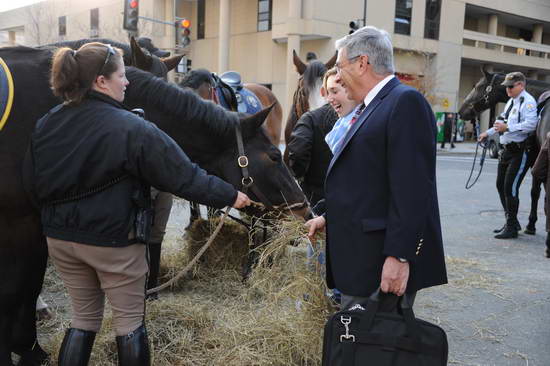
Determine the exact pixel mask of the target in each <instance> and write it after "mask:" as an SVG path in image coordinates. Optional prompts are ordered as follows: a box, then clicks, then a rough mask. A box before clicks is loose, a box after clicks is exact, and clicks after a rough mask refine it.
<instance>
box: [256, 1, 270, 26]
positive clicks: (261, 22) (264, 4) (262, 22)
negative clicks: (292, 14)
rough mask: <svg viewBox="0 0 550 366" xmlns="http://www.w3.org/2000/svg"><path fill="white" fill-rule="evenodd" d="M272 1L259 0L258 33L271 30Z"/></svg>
mask: <svg viewBox="0 0 550 366" xmlns="http://www.w3.org/2000/svg"><path fill="white" fill-rule="evenodd" d="M271 10H272V3H271V0H258V32H264V31H268V30H271Z"/></svg>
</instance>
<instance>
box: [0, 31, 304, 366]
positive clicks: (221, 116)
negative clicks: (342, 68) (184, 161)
mask: <svg viewBox="0 0 550 366" xmlns="http://www.w3.org/2000/svg"><path fill="white" fill-rule="evenodd" d="M110 43H111V42H110ZM0 57H1V58H2V59H3V60H4V61H5V63H6V64H7V65H8V67H9V69H10V71H11V73H12V75H13V80H14V86H15V88H14V99H13V108H12V111H11V114H10V115H9V117H8V120H7V123H6V124H5V125H4V127H3V129H2V130H0V176H1V177H2V178H1V179H0V234H1V241H0V365H3V366H4V365H12V359H11V353H12V352H14V353H16V354H19V355H20V356H21V359H20V360H19V363H18V365H19V366H26V365H39V364H40V363H41V362H43V361H44V360H45V359H46V358H47V355H46V354H45V352H44V351H43V350H42V349H41V347H40V345H39V344H38V342H37V337H36V322H35V305H36V299H37V297H38V295H39V293H40V290H41V287H42V282H43V279H44V272H45V269H46V261H47V246H46V241H45V238H44V237H43V235H42V230H41V223H40V216H39V214H38V212H37V210H36V208H35V207H34V206H33V204H32V203H31V201H30V200H29V199H28V197H27V195H26V193H25V191H24V189H23V184H22V165H23V160H24V156H25V152H26V150H27V145H28V143H29V138H30V134H31V132H32V130H33V129H34V125H35V123H36V121H37V120H38V118H40V117H41V116H42V115H44V114H45V113H46V112H47V111H48V110H50V109H51V108H52V107H53V106H55V105H56V104H59V103H60V100H59V99H57V98H56V97H55V96H54V95H53V94H52V92H51V89H50V85H49V80H48V79H49V70H50V67H51V59H52V49H50V48H49V47H46V48H41V49H38V48H29V47H21V46H20V47H6V48H1V49H0ZM153 60H154V58H153ZM161 76H164V75H161ZM127 77H128V79H129V81H130V85H129V86H128V88H127V90H126V104H127V106H128V107H130V108H134V107H139V108H143V109H144V110H145V111H146V114H147V115H146V116H147V118H148V119H150V120H152V121H155V122H156V123H157V125H158V126H159V127H160V128H162V129H163V130H164V131H165V132H166V133H168V134H169V135H170V136H172V138H174V140H175V141H176V142H177V143H178V144H179V145H180V146H181V147H182V148H183V150H184V151H186V152H187V153H188V155H189V156H190V157H191V159H193V160H194V161H195V162H197V163H199V164H200V165H201V166H202V167H203V168H205V169H207V170H208V171H209V172H210V173H212V174H216V175H218V176H220V177H222V178H223V179H225V180H227V181H228V182H230V183H232V184H233V185H234V186H235V187H237V188H239V189H242V175H241V174H242V172H241V169H240V168H239V166H238V165H237V156H238V155H237V147H236V142H235V141H236V137H235V136H236V135H235V131H236V129H237V122H236V121H235V120H234V119H233V118H228V115H227V113H228V112H225V111H224V110H223V109H221V108H220V107H217V106H215V105H213V104H211V103H208V102H204V101H202V100H200V99H199V98H198V97H196V96H195V95H194V94H193V93H192V92H186V91H183V90H181V89H179V88H178V87H176V86H175V85H170V84H169V83H167V82H166V81H164V80H163V79H161V78H158V77H155V76H153V75H152V74H150V73H147V72H144V71H141V70H138V69H135V68H129V69H128V71H127ZM267 113H268V110H264V111H263V112H260V113H258V114H257V115H254V116H252V117H250V118H248V119H246V120H243V121H241V123H240V127H241V130H242V135H243V137H244V151H245V153H246V155H247V157H248V164H249V166H248V170H249V172H250V175H251V177H252V178H253V179H254V184H255V185H256V186H257V187H258V188H259V190H260V191H262V192H263V193H264V195H265V196H266V197H267V199H268V200H269V201H270V203H271V205H272V206H290V207H293V208H295V209H297V210H305V209H304V202H305V197H304V196H303V193H302V192H301V191H300V190H299V187H298V186H297V185H296V183H295V182H294V180H293V179H292V177H291V175H290V173H289V172H288V170H287V169H286V167H285V166H284V164H283V163H282V159H281V154H280V152H279V150H278V149H277V148H276V147H275V146H273V145H272V144H271V143H270V142H269V140H268V139H267V137H266V135H265V133H264V131H263V130H262V129H261V128H260V127H259V126H260V125H261V123H262V122H263V119H264V118H265V116H266V115H267ZM228 121H232V122H228ZM144 148H148V147H145V146H144ZM250 196H251V198H252V199H253V200H256V201H260V199H259V198H258V197H256V196H255V195H254V194H253V193H252V194H250ZM251 213H252V214H255V213H256V212H251ZM300 213H301V211H300Z"/></svg>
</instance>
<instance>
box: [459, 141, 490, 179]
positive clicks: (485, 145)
mask: <svg viewBox="0 0 550 366" xmlns="http://www.w3.org/2000/svg"><path fill="white" fill-rule="evenodd" d="M480 146H481V147H482V148H483V150H482V151H481V157H480V158H479V172H478V173H477V176H476V177H475V179H474V181H473V182H472V184H470V180H471V179H472V174H474V169H475V166H476V160H477V154H478V149H479V147H480ZM488 147H489V144H488V143H487V142H486V141H478V142H477V144H476V152H475V155H474V161H473V163H472V169H471V170H470V175H469V176H468V180H467V181H466V187H465V188H466V189H470V188H472V187H473V186H474V185H475V184H476V183H477V180H478V179H479V177H480V176H481V172H482V171H483V164H484V163H485V156H486V155H487V148H488Z"/></svg>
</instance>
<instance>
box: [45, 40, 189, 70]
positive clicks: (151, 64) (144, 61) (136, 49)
mask: <svg viewBox="0 0 550 366" xmlns="http://www.w3.org/2000/svg"><path fill="white" fill-rule="evenodd" d="M90 42H100V43H105V44H110V45H111V46H113V47H117V48H120V49H121V50H122V52H123V56H122V58H123V60H124V65H126V66H134V67H137V68H139V69H141V70H145V71H149V72H150V73H152V74H153V75H156V76H159V77H162V78H166V74H167V73H168V71H170V70H173V69H175V68H176V66H178V64H179V62H180V61H181V59H182V58H183V55H175V56H172V57H169V56H167V57H163V58H160V57H157V56H155V55H154V54H153V53H152V52H150V51H149V49H147V48H142V47H140V45H139V44H138V41H136V39H135V38H134V37H131V38H130V45H127V44H125V43H120V42H117V41H113V40H111V39H107V38H87V39H79V40H75V41H63V42H56V43H50V44H47V45H44V46H39V47H37V48H39V49H47V50H52V51H53V50H55V49H57V48H60V47H69V48H71V49H73V50H77V49H79V48H80V47H81V46H82V45H84V44H86V43H90ZM146 44H147V45H148V46H149V47H150V49H153V50H154V49H156V50H158V49H157V48H156V47H155V46H154V45H153V44H152V43H150V42H149V43H147V42H146ZM168 55H170V53H169V52H168Z"/></svg>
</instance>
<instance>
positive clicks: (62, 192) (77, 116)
mask: <svg viewBox="0 0 550 366" xmlns="http://www.w3.org/2000/svg"><path fill="white" fill-rule="evenodd" d="M51 85H52V89H53V91H54V93H55V94H56V95H57V96H59V97H61V98H63V100H64V103H63V104H61V105H59V106H57V107H55V108H53V109H52V110H51V111H50V112H49V113H48V114H46V115H45V116H44V117H42V118H41V119H40V120H39V121H38V123H37V126H36V129H35V131H34V132H33V134H32V138H31V147H32V148H31V152H32V159H33V169H34V170H33V178H34V179H33V185H34V187H33V191H34V193H35V196H36V198H37V200H38V202H39V203H40V206H41V218H42V224H43V230H44V234H45V235H46V237H47V242H48V250H49V254H50V257H51V258H52V260H53V263H54V265H55V266H56V268H57V270H58V272H59V273H60V276H61V278H62V280H63V283H64V285H65V287H66V288H67V291H68V293H69V296H70V298H71V303H72V308H73V317H72V321H71V327H70V328H69V329H68V330H67V332H66V334H65V338H64V339H63V344H62V345H61V349H60V351H59V365H71V366H79V365H87V364H88V360H89V358H90V353H91V349H92V346H93V342H94V339H95V335H96V333H97V332H98V331H99V329H100V328H101V322H102V319H103V307H104V302H105V296H107V298H108V300H109V302H110V304H111V307H112V311H113V327H114V328H115V332H116V335H117V337H116V342H117V348H118V359H119V365H122V366H126V365H132V366H139V365H149V364H150V356H149V346H148V341H147V333H146V330H145V326H144V316H145V301H144V299H145V282H146V274H147V269H148V268H147V260H146V246H145V245H144V244H145V243H146V242H147V240H148V234H149V233H148V231H149V229H150V225H151V218H150V187H151V186H154V187H156V188H158V189H160V190H162V191H167V192H171V193H173V194H175V195H177V196H180V197H183V198H185V199H188V200H192V201H195V202H200V203H203V204H206V205H209V206H213V207H218V208H222V207H224V206H233V207H235V208H242V207H244V206H247V205H249V204H250V200H249V199H248V197H247V196H246V195H245V194H243V193H241V192H238V191H236V190H235V189H234V188H233V187H232V186H231V185H230V184H228V183H226V182H224V181H223V180H221V179H219V178H217V177H214V176H209V175H207V174H206V172H205V171H204V170H202V169H201V168H199V167H198V166H197V165H195V164H193V163H192V162H191V161H190V160H189V159H188V158H187V156H186V155H185V154H184V153H183V151H182V150H181V149H180V148H179V147H178V146H177V145H176V143H175V142H174V141H173V140H172V139H171V138H170V137H169V136H167V135H166V134H165V133H164V132H162V131H161V130H159V129H158V128H157V127H156V126H155V125H153V124H152V123H150V122H148V121H146V120H144V119H142V118H140V117H139V116H136V115H134V114H133V113H131V112H130V111H128V110H127V109H126V108H125V107H124V106H123V105H122V104H121V102H122V101H123V100H124V91H125V89H126V86H127V85H128V80H127V79H126V76H125V69H124V64H123V61H122V52H121V50H119V49H115V48H113V47H111V46H110V45H105V44H102V43H88V44H86V45H83V46H82V47H81V48H80V49H78V51H73V50H71V49H68V48H61V49H59V50H58V51H57V52H56V53H55V55H54V59H53V63H52V75H51Z"/></svg>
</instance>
